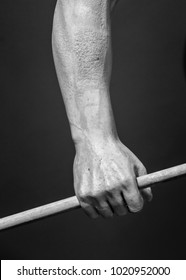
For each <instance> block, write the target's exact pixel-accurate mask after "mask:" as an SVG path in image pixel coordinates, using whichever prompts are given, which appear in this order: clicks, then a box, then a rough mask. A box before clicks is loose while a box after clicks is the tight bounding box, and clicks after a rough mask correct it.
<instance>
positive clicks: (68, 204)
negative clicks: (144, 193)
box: [0, 163, 186, 230]
mask: <svg viewBox="0 0 186 280" xmlns="http://www.w3.org/2000/svg"><path fill="white" fill-rule="evenodd" d="M182 175H186V163H185V164H181V165H178V166H175V167H171V168H168V169H164V170H161V171H158V172H154V173H151V174H147V175H144V176H141V177H138V178H137V183H138V187H139V189H142V188H147V187H148V186H150V185H152V184H156V183H159V182H163V181H166V180H170V179H172V178H175V177H178V176H182ZM79 207H80V205H79V202H78V199H77V198H76V196H73V197H69V198H66V199H62V200H59V201H56V202H53V203H49V204H46V205H43V206H39V207H36V208H33V209H30V210H27V211H24V212H20V213H17V214H14V215H11V216H7V217H4V218H1V219H0V230H3V229H6V228H9V227H13V226H16V225H19V224H22V223H26V222H30V221H33V220H36V219H41V218H43V217H47V216H50V215H54V214H56V213H62V212H65V211H69V210H72V209H76V208H79Z"/></svg>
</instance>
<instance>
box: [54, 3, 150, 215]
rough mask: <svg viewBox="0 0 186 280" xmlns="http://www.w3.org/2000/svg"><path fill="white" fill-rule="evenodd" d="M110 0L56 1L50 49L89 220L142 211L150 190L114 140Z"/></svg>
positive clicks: (131, 158) (141, 170) (142, 170)
mask: <svg viewBox="0 0 186 280" xmlns="http://www.w3.org/2000/svg"><path fill="white" fill-rule="evenodd" d="M116 3H117V0H116V1H114V0H113V1H111V0H58V2H57V5H56V9H55V14H54V22H53V32H52V47H53V56H54V62H55V66H56V72H57V76H58V80H59V84H60V88H61V92H62V96H63V99H64V103H65V107H66V112H67V116H68V119H69V123H70V127H71V133H72V138H73V140H74V143H75V148H76V156H75V160H74V168H73V173H74V189H75V193H76V196H77V198H78V200H79V202H80V204H81V206H82V208H83V209H84V210H85V212H86V213H87V214H88V215H89V216H90V217H92V218H96V217H98V216H99V215H101V216H103V217H112V216H113V214H114V213H115V214H117V215H125V214H126V213H127V212H128V211H130V212H138V211H140V210H141V209H142V207H143V203H144V199H146V200H149V201H150V200H151V199H152V193H151V189H145V190H142V191H141V192H139V190H138V187H137V184H136V177H138V176H141V175H144V174H146V169H145V167H144V166H143V164H142V163H141V162H140V161H139V159H138V158H137V157H136V156H135V155H134V154H133V153H132V152H131V151H130V150H129V149H128V148H127V147H126V146H125V145H124V144H122V143H121V141H120V140H119V138H118V135H117V131H116V126H115V122H114V117H113V113H112V107H111V102H110V92H109V84H110V76H111V67H112V56H111V30H110V24H111V20H110V15H111V12H112V10H113V8H114V7H115V5H116Z"/></svg>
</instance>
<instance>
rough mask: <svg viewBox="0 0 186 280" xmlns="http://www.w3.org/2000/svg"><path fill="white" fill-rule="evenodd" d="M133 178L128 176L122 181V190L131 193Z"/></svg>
mask: <svg viewBox="0 0 186 280" xmlns="http://www.w3.org/2000/svg"><path fill="white" fill-rule="evenodd" d="M133 181H134V180H133V177H132V176H126V177H125V178H124V179H123V180H122V188H123V189H124V190H126V191H129V190H130V188H131V185H132V184H133Z"/></svg>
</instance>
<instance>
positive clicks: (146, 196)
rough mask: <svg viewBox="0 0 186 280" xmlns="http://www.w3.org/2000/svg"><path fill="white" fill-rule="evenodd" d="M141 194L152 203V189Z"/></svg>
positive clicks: (143, 190)
mask: <svg viewBox="0 0 186 280" xmlns="http://www.w3.org/2000/svg"><path fill="white" fill-rule="evenodd" d="M140 192H141V195H142V196H143V198H144V199H145V200H147V201H149V202H150V201H151V200H152V199H153V194H152V190H151V188H147V189H141V190H140Z"/></svg>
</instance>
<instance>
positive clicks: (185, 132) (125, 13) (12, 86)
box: [0, 0, 186, 259]
mask: <svg viewBox="0 0 186 280" xmlns="http://www.w3.org/2000/svg"><path fill="white" fill-rule="evenodd" d="M55 3H56V1H55V0H39V1H38V0H16V1H14V0H9V1H7V0H3V1H2V0H1V3H0V9H1V15H0V21H1V22H0V70H1V73H0V93H1V94H0V132H1V137H0V172H1V175H0V216H1V217H4V216H6V215H9V214H13V213H16V212H19V211H23V210H26V209H29V208H33V207H36V206H39V205H42V204H45V203H49V202H53V201H55V200H59V199H62V198H66V197H68V196H71V195H74V191H73V177H72V164H73V158H74V146H73V142H72V140H71V135H70V130H69V125H68V120H67V117H66V113H65V109H64V104H63V100H62V97H61V93H60V90H59V86H58V81H57V78H56V73H55V68H54V64H53V57H52V50H51V30H52V19H53V12H54V7H55ZM112 19H113V22H112V29H113V30H112V34H113V56H114V62H113V75H112V82H111V98H112V104H113V109H114V114H115V120H116V123H117V128H118V132H119V135H120V138H121V140H122V141H123V142H124V143H125V144H126V145H127V146H128V147H129V148H130V149H131V150H132V151H133V152H134V153H135V154H136V155H137V156H138V157H139V158H140V159H141V161H142V162H143V163H144V165H145V166H146V167H147V169H148V171H149V172H152V171H157V170H160V169H163V168H167V167H171V166H174V165H177V164H181V163H184V162H185V161H186V125H185V121H186V79H185V69H186V61H185V58H186V45H185V42H186V41H185V40H186V1H185V0H140V1H139V0H121V1H120V3H119V4H118V6H117V8H116V10H115V12H114V15H113V17H112ZM153 193H154V199H153V201H152V202H151V203H150V204H148V205H145V207H144V210H143V211H142V212H140V213H139V214H136V215H132V214H129V215H128V216H126V217H114V218H113V219H111V220H110V219H109V220H104V219H102V218H99V219H98V220H91V219H89V218H88V217H87V216H86V215H85V214H84V213H83V212H82V210H81V209H79V210H76V211H73V212H69V213H64V214H61V215H57V216H53V217H50V218H47V219H44V220H40V221H37V222H33V223H30V224H25V225H23V226H19V227H16V228H12V229H9V230H6V231H3V232H0V256H1V259H149V258H150V259H182V258H183V259H185V258H186V253H185V252H186V238H185V236H186V227H185V215H186V198H185V196H186V179H185V178H180V179H178V180H176V181H171V182H167V183H164V184H159V185H158V186H157V187H154V192H153Z"/></svg>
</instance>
